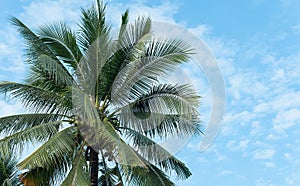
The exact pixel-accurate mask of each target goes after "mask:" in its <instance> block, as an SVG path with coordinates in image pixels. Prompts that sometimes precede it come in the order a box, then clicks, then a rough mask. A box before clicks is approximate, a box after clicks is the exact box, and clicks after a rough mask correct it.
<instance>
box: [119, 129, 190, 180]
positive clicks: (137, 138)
mask: <svg viewBox="0 0 300 186" xmlns="http://www.w3.org/2000/svg"><path fill="white" fill-rule="evenodd" d="M122 131H123V132H124V135H125V136H126V138H127V139H128V140H130V141H132V143H133V147H134V148H135V149H136V150H137V152H138V153H139V154H140V155H141V156H143V157H144V158H145V159H146V160H147V161H149V162H151V163H153V164H154V165H156V166H158V167H159V168H161V169H162V170H164V172H167V173H169V174H171V172H172V171H175V173H176V176H177V177H178V178H180V179H187V178H188V177H190V176H191V175H192V173H191V172H190V171H189V169H188V168H187V167H186V166H185V164H184V163H182V162H181V161H179V160H178V159H177V158H175V157H174V156H173V155H172V154H170V153H169V152H168V151H167V150H166V149H164V148H163V147H162V146H160V145H159V144H157V143H156V142H155V141H153V140H151V139H150V138H148V137H147V136H144V135H142V134H141V133H139V132H136V131H134V130H131V129H128V128H123V130H122Z"/></svg>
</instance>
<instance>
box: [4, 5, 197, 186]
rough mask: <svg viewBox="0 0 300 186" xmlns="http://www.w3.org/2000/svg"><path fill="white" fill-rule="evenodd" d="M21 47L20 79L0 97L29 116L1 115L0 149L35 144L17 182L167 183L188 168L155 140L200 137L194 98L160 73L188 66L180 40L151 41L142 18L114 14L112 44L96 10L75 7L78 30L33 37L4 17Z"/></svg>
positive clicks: (48, 29)
mask: <svg viewBox="0 0 300 186" xmlns="http://www.w3.org/2000/svg"><path fill="white" fill-rule="evenodd" d="M11 21H12V23H13V25H15V26H16V27H17V29H18V31H19V33H20V34H21V36H22V37H23V38H24V39H25V41H26V44H27V45H26V62H27V64H28V66H29V69H28V70H29V73H28V77H27V78H26V79H25V80H24V82H23V83H16V82H1V83H0V92H1V93H4V94H6V95H7V96H9V97H8V98H9V99H16V100H19V101H21V102H22V103H23V105H24V107H25V108H28V113H25V114H18V115H12V116H6V117H3V118H0V132H1V134H5V135H6V137H5V138H3V139H1V140H0V145H1V148H0V151H1V153H3V154H8V153H9V151H10V150H13V151H14V152H17V151H22V150H23V148H24V145H26V144H28V143H32V144H38V145H40V146H39V147H38V148H37V149H36V150H35V151H34V152H33V153H32V154H31V155H29V156H28V157H27V158H25V159H24V160H23V161H21V162H20V163H19V164H18V167H19V168H20V170H22V172H23V174H21V176H20V179H21V182H22V183H23V184H24V185H25V186H26V185H57V184H62V185H83V186H84V185H93V186H94V185H103V186H104V185H105V186H109V185H118V186H121V185H143V186H144V185H165V186H169V185H174V183H173V182H172V181H171V180H170V177H169V176H170V175H171V173H174V174H175V175H176V176H177V177H178V178H180V179H186V178H188V177H189V176H190V175H191V172H190V171H189V169H188V168H187V167H186V166H185V164H184V163H182V162H181V161H180V160H178V159H177V158H175V157H174V156H173V155H172V154H170V153H169V152H168V151H167V150H166V149H164V148H163V147H162V146H160V145H159V144H158V143H157V141H158V140H159V139H160V140H163V139H169V138H171V137H180V136H183V135H194V134H200V132H201V131H200V129H199V114H198V112H197V108H198V106H199V96H198V95H197V93H196V92H195V91H194V89H193V88H192V87H191V86H190V85H172V84H162V83H161V82H160V77H162V76H163V75H166V74H167V73H168V72H170V71H172V70H174V69H175V68H176V67H178V65H180V64H182V63H184V62H187V61H188V59H189V57H190V54H191V49H190V47H189V45H188V44H186V43H184V42H183V41H181V40H179V39H156V38H155V37H154V36H153V35H152V34H151V19H150V18H146V17H140V18H138V19H137V20H136V21H135V22H134V23H133V24H129V23H128V11H126V12H125V13H124V14H123V15H122V24H121V27H120V30H119V32H118V35H117V36H116V38H113V37H112V35H111V28H110V27H109V26H108V25H107V23H106V20H105V6H104V5H103V3H102V2H99V0H97V4H96V6H92V7H91V8H88V9H83V10H82V16H81V22H80V24H79V30H78V31H76V32H75V31H73V30H72V29H71V28H70V27H68V26H67V25H66V24H65V23H62V22H59V23H52V24H49V25H46V26H43V27H39V28H38V29H37V30H36V31H32V30H31V29H29V28H28V27H27V26H26V25H25V24H23V23H22V22H21V21H20V20H18V19H17V18H12V19H11Z"/></svg>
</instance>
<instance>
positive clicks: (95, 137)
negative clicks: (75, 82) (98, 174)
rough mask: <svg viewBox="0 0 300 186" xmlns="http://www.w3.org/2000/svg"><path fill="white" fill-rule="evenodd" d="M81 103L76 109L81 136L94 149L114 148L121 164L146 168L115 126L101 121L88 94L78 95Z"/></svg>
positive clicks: (78, 103) (78, 102)
mask: <svg viewBox="0 0 300 186" xmlns="http://www.w3.org/2000/svg"><path fill="white" fill-rule="evenodd" d="M77 99H78V100H79V101H75V103H77V105H76V107H75V108H76V109H77V114H78V116H77V117H78V118H80V120H81V121H80V122H79V124H78V127H79V129H80V132H81V135H82V136H84V137H85V140H86V141H87V142H88V143H89V145H90V146H91V147H93V148H94V149H97V150H99V149H102V150H103V149H105V148H107V147H109V146H112V147H113V149H114V152H113V153H114V154H115V157H116V159H117V160H118V161H119V162H122V163H125V164H127V163H128V164H131V165H133V166H142V167H143V166H145V165H144V163H143V162H142V161H141V160H140V159H139V158H138V157H137V156H136V155H135V153H134V152H133V151H132V149H131V147H130V146H129V145H128V144H126V143H125V142H124V141H123V139H122V138H121V137H120V135H119V134H118V133H117V132H116V130H115V128H114V126H113V125H112V124H111V123H110V122H108V121H106V120H105V119H103V121H102V120H101V119H100V116H99V113H98V111H97V110H96V109H95V104H94V103H93V101H92V100H91V99H90V96H89V95H87V94H81V95H80V94H79V92H78V95H77Z"/></svg>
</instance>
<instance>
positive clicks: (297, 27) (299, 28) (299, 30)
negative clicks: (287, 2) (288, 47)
mask: <svg viewBox="0 0 300 186" xmlns="http://www.w3.org/2000/svg"><path fill="white" fill-rule="evenodd" d="M291 29H292V31H293V32H296V33H300V22H299V23H297V24H296V25H293V26H292V27H291Z"/></svg>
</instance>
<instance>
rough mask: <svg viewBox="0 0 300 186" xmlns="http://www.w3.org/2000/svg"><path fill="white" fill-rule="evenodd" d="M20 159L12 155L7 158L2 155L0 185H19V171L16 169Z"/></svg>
mask: <svg viewBox="0 0 300 186" xmlns="http://www.w3.org/2000/svg"><path fill="white" fill-rule="evenodd" d="M17 163H18V159H17V158H16V156H15V155H13V154H12V153H10V154H9V155H7V156H4V155H3V154H1V155H0V185H1V186H13V185H18V184H19V179H18V173H19V172H18V169H17V167H16V165H17Z"/></svg>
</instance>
